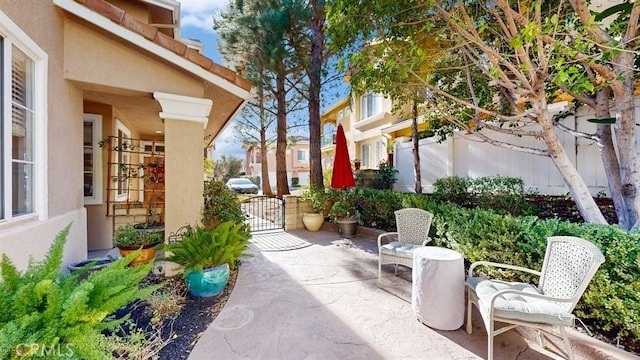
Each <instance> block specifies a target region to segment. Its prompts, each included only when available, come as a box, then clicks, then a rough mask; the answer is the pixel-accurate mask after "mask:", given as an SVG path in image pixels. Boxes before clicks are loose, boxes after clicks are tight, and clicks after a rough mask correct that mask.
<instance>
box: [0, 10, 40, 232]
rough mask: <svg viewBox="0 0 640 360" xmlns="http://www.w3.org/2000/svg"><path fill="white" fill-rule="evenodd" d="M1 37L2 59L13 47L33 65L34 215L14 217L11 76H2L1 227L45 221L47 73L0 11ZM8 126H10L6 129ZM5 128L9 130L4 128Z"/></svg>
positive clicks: (6, 69)
mask: <svg viewBox="0 0 640 360" xmlns="http://www.w3.org/2000/svg"><path fill="white" fill-rule="evenodd" d="M0 37H2V38H3V41H2V47H3V49H2V57H3V58H4V59H11V49H12V46H15V47H16V48H18V49H20V51H22V52H23V53H24V54H25V55H26V56H27V57H29V58H30V59H31V61H32V62H33V69H32V70H33V93H32V94H31V95H32V96H33V109H32V110H33V149H32V150H33V160H32V162H33V175H32V176H33V182H32V187H33V188H32V194H31V196H32V201H33V206H32V209H33V211H32V212H31V213H29V214H21V215H18V216H13V204H12V198H13V193H12V192H13V190H12V175H11V174H12V166H11V164H12V159H11V135H12V134H11V133H12V132H11V131H9V130H8V129H11V125H10V124H11V121H12V116H11V90H10V89H11V76H10V75H9V76H3V77H2V78H3V83H2V88H3V90H4V91H3V93H2V99H1V101H2V103H3V106H2V117H0V136H1V139H0V140H2V141H0V143H1V144H2V145H0V146H2V148H1V149H0V166H2V168H1V169H0V186H2V188H1V189H0V206H1V207H2V209H0V210H1V211H0V223H5V222H11V221H13V220H16V221H18V220H22V219H28V218H31V217H37V218H38V219H39V220H41V221H44V220H47V219H48V202H47V197H48V190H47V176H46V175H47V162H46V160H47V120H48V119H47V79H48V76H47V73H48V62H49V58H48V55H47V53H46V52H45V51H44V50H42V49H41V48H40V47H39V46H38V45H37V44H36V43H35V42H34V41H33V40H32V39H31V38H30V37H29V36H28V35H27V34H26V33H25V32H24V31H22V29H20V28H19V27H18V25H16V24H15V23H14V22H13V21H12V20H11V19H10V18H9V17H8V16H7V15H6V14H5V13H4V12H2V11H0ZM1 71H2V73H3V74H11V61H3V62H2V68H1ZM5 123H8V124H9V125H6V124H5ZM7 126H8V127H7Z"/></svg>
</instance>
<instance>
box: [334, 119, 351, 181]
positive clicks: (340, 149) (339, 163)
mask: <svg viewBox="0 0 640 360" xmlns="http://www.w3.org/2000/svg"><path fill="white" fill-rule="evenodd" d="M355 185H356V183H355V181H354V180H353V172H352V171H351V160H349V150H348V149H347V138H346V137H345V136H344V129H343V128H342V125H338V133H337V134H336V153H335V156H334V158H333V174H332V175H331V187H332V188H334V189H346V188H348V187H352V186H355Z"/></svg>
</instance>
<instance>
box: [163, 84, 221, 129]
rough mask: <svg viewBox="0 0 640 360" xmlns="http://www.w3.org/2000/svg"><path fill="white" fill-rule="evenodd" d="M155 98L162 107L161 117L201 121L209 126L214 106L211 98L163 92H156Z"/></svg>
mask: <svg viewBox="0 0 640 360" xmlns="http://www.w3.org/2000/svg"><path fill="white" fill-rule="evenodd" d="M153 98H154V99H156V100H158V102H159V103H160V106H161V107H162V111H161V112H160V118H162V119H172V120H183V121H193V122H199V123H202V124H204V126H207V122H208V121H209V113H210V112H211V107H212V106H213V101H211V100H210V99H203V98H196V97H191V96H182V95H175V94H168V93H163V92H154V93H153Z"/></svg>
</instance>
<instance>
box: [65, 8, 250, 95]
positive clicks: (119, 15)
mask: <svg viewBox="0 0 640 360" xmlns="http://www.w3.org/2000/svg"><path fill="white" fill-rule="evenodd" d="M75 2H77V3H79V4H81V5H83V6H85V7H87V8H89V9H91V10H92V11H94V12H96V13H98V14H100V15H102V16H104V17H106V18H108V19H110V20H111V21H113V22H114V23H116V24H118V25H120V26H122V27H124V28H126V29H128V30H130V31H133V32H135V33H137V34H140V35H142V36H143V37H144V38H145V39H147V40H149V41H151V42H153V43H155V44H157V45H159V46H162V47H163V48H165V49H167V50H170V51H172V52H174V53H175V54H177V55H179V56H182V57H183V58H185V59H187V60H189V61H191V62H192V63H194V64H196V65H198V66H200V67H201V68H203V69H205V70H207V71H209V72H211V73H213V74H216V75H218V76H220V77H221V78H223V79H226V80H227V81H229V82H231V83H232V84H235V85H236V86H238V87H240V88H242V89H244V90H247V91H248V90H250V89H251V83H250V82H249V81H247V80H246V79H244V78H242V77H241V76H239V75H238V74H236V73H235V72H234V71H232V70H230V69H228V68H226V67H224V66H222V65H219V64H216V63H215V62H213V60H211V59H209V58H208V57H206V56H204V55H202V54H200V53H199V52H198V51H196V50H194V49H191V48H189V47H187V45H185V44H184V43H182V42H180V41H178V40H176V39H174V38H172V37H171V36H169V35H166V34H163V33H162V32H160V31H158V29H157V28H155V27H153V26H151V25H149V24H146V23H144V22H142V21H140V20H137V19H135V18H134V17H133V16H131V15H129V14H127V13H126V12H125V11H124V10H122V9H121V8H119V7H117V6H115V5H113V4H110V3H108V2H106V1H104V0H75Z"/></svg>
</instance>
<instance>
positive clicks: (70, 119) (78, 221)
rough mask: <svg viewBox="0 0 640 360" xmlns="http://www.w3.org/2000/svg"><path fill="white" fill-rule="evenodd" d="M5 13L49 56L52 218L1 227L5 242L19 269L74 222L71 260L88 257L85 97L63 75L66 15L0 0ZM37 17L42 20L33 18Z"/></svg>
mask: <svg viewBox="0 0 640 360" xmlns="http://www.w3.org/2000/svg"><path fill="white" fill-rule="evenodd" d="M0 11H2V12H3V13H4V14H5V15H7V16H8V17H9V18H10V19H11V20H12V21H13V22H14V23H15V24H16V25H17V26H18V27H20V28H21V29H22V30H23V31H24V32H25V33H26V34H27V35H28V36H29V38H30V39H31V40H33V41H34V42H35V43H36V44H37V45H38V46H39V47H40V48H41V49H42V50H43V51H44V52H46V53H47V54H48V67H47V70H48V79H47V94H48V96H47V103H48V104H47V127H46V131H47V134H48V136H47V148H46V154H47V160H46V163H47V176H46V183H47V185H46V188H47V193H48V199H47V208H48V219H44V220H38V219H33V218H32V219H30V220H28V221H26V222H21V223H20V224H17V223H15V222H12V223H8V224H6V223H5V224H2V225H0V244H2V245H1V246H2V247H1V249H2V252H3V253H6V254H8V255H9V256H10V257H11V258H12V260H13V261H14V262H15V263H16V264H17V265H18V266H19V267H20V268H24V267H25V266H26V264H27V261H28V258H29V255H33V256H34V257H35V258H36V259H40V258H41V257H42V255H43V254H44V253H45V252H46V251H47V250H48V248H49V245H50V243H51V241H52V240H53V237H54V236H55V234H56V233H57V232H58V231H60V230H61V229H62V228H63V227H64V225H66V223H68V222H69V221H70V220H73V221H74V225H73V229H72V233H71V234H70V236H69V238H68V241H67V249H69V251H68V252H67V254H66V255H67V256H66V257H65V260H66V261H72V260H80V259H83V258H85V257H86V248H87V245H86V222H85V211H84V208H83V203H84V194H83V190H82V183H83V180H82V166H83V165H82V151H81V149H82V126H81V124H82V96H81V93H80V91H79V90H78V89H77V88H75V87H74V86H73V85H72V84H70V83H69V82H67V81H65V79H64V71H63V68H64V66H63V65H64V64H63V32H62V28H63V21H64V20H63V16H62V13H61V12H60V11H58V10H57V9H56V8H55V7H54V5H53V3H52V2H49V1H39V0H25V1H12V0H0ZM35 19H37V21H34V20H35Z"/></svg>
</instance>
